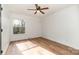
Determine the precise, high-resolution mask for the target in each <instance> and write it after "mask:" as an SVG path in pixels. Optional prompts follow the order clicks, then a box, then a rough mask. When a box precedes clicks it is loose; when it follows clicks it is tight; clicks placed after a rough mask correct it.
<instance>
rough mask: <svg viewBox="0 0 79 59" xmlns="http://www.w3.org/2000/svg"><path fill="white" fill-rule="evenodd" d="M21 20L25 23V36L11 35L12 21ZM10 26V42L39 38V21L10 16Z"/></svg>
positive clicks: (24, 16)
mask: <svg viewBox="0 0 79 59" xmlns="http://www.w3.org/2000/svg"><path fill="white" fill-rule="evenodd" d="M15 19H22V20H24V21H25V34H13V20H15ZM10 20H11V21H10V23H11V24H10V25H11V36H10V39H11V41H15V40H22V39H28V38H35V37H40V36H41V22H40V19H38V18H35V17H32V16H27V15H19V14H11V16H10Z"/></svg>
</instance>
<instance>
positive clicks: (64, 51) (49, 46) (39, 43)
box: [5, 37, 79, 55]
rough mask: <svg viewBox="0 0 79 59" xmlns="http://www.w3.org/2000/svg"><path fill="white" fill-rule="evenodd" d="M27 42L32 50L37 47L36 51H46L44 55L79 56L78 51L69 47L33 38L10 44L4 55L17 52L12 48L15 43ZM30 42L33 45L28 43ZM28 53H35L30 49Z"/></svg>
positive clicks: (40, 38)
mask: <svg viewBox="0 0 79 59" xmlns="http://www.w3.org/2000/svg"><path fill="white" fill-rule="evenodd" d="M27 41H29V42H28V43H27V45H28V44H30V45H32V46H33V47H32V48H36V47H37V49H36V50H39V49H41V52H43V50H44V49H45V50H44V51H47V52H45V53H48V54H49V55H53V54H54V55H79V50H76V49H73V48H71V47H68V46H65V45H62V44H60V43H57V42H54V41H50V40H48V39H45V38H42V37H39V38H33V39H29V40H22V41H21V40H20V41H15V42H11V43H10V46H9V48H8V50H7V52H6V54H5V55H10V54H11V52H12V49H14V51H13V53H15V52H17V51H16V48H15V47H14V46H15V45H16V44H17V43H24V42H27ZM30 42H32V43H33V44H32V43H30ZM30 45H28V46H30ZM20 47H21V45H20ZM40 47H42V48H40ZM43 48H44V49H43ZM29 50H30V49H29ZM30 51H32V52H36V51H35V49H34V50H32V49H31V50H30ZM48 51H49V52H48ZM45 53H41V54H42V55H43V54H45ZM17 54H20V53H17ZM17 54H16V55H17ZM11 55H13V54H11ZM14 55H15V54H14ZM45 55H46V54H45Z"/></svg>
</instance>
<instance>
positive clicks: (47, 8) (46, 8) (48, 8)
mask: <svg viewBox="0 0 79 59" xmlns="http://www.w3.org/2000/svg"><path fill="white" fill-rule="evenodd" d="M46 9H49V8H48V7H45V8H41V9H40V10H46Z"/></svg>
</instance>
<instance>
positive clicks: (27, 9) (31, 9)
mask: <svg viewBox="0 0 79 59" xmlns="http://www.w3.org/2000/svg"><path fill="white" fill-rule="evenodd" d="M27 10H36V9H27Z"/></svg>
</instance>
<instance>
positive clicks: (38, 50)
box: [16, 41, 56, 55]
mask: <svg viewBox="0 0 79 59" xmlns="http://www.w3.org/2000/svg"><path fill="white" fill-rule="evenodd" d="M16 47H17V49H18V50H19V51H20V52H21V53H22V54H23V55H56V54H54V53H52V52H50V51H48V50H46V49H44V48H42V47H40V46H38V45H36V44H34V43H32V42H30V41H27V42H25V43H18V44H16Z"/></svg>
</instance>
